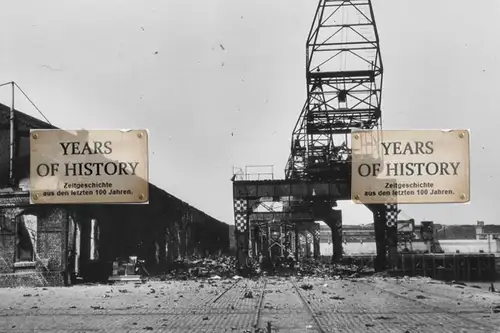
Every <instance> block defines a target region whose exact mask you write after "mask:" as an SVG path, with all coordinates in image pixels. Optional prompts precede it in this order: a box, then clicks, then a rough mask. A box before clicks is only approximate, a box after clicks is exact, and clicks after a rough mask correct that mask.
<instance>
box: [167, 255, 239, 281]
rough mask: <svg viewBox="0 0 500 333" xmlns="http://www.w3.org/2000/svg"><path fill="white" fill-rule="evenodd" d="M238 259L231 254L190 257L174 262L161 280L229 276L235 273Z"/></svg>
mask: <svg viewBox="0 0 500 333" xmlns="http://www.w3.org/2000/svg"><path fill="white" fill-rule="evenodd" d="M235 272H236V259H235V258H233V257H229V256H219V257H213V258H199V257H198V258H197V257H190V258H185V259H179V260H176V261H175V262H173V263H172V265H171V267H170V269H169V271H168V272H167V274H165V275H163V276H161V277H158V278H159V279H160V280H187V279H191V278H209V277H218V278H227V277H232V276H234V275H235Z"/></svg>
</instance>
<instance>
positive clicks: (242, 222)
mask: <svg viewBox="0 0 500 333" xmlns="http://www.w3.org/2000/svg"><path fill="white" fill-rule="evenodd" d="M234 225H235V227H236V230H237V231H238V232H243V231H245V230H247V219H246V216H245V215H243V214H236V216H235V219H234Z"/></svg>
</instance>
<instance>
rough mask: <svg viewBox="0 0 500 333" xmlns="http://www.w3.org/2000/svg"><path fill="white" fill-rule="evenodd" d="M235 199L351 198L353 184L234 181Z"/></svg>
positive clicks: (296, 181) (297, 181)
mask: <svg viewBox="0 0 500 333" xmlns="http://www.w3.org/2000/svg"><path fill="white" fill-rule="evenodd" d="M233 194H234V198H235V199H246V200H257V199H259V198H263V197H277V198H280V197H301V198H313V197H314V196H316V197H328V198H330V199H333V200H350V198H351V186H350V184H348V183H347V182H343V183H342V182H336V181H335V182H334V181H329V182H326V181H325V182H319V181H318V182H306V181H300V180H274V181H234V182H233Z"/></svg>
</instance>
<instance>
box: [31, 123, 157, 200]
mask: <svg viewBox="0 0 500 333" xmlns="http://www.w3.org/2000/svg"><path fill="white" fill-rule="evenodd" d="M30 151H31V152H30V197H31V203H35V204H80V203H86V204H90V203H93V204H101V203H102V204H104V203H147V202H148V200H149V182H148V132H147V131H146V130H123V131H122V130H92V131H86V130H77V131H66V130H59V129H57V130H52V129H51V130H31V132H30Z"/></svg>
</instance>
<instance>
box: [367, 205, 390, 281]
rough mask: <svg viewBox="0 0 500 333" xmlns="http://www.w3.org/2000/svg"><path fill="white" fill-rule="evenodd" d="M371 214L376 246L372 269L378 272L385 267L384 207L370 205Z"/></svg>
mask: <svg viewBox="0 0 500 333" xmlns="http://www.w3.org/2000/svg"><path fill="white" fill-rule="evenodd" d="M368 208H369V209H370V210H371V211H372V213H373V225H374V229H375V242H376V244H377V245H376V246H377V257H376V258H375V263H374V266H375V267H374V268H375V271H376V272H380V271H382V270H384V269H385V268H386V267H387V244H386V237H385V229H386V219H385V206H384V205H371V206H370V207H368Z"/></svg>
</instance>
